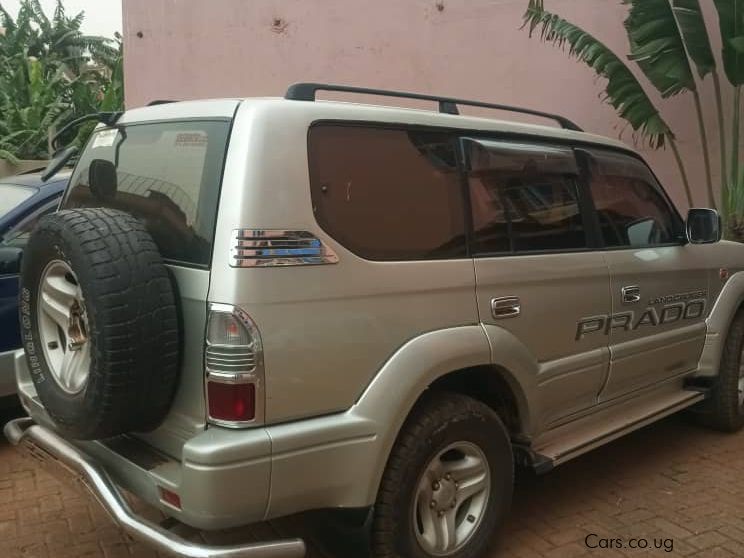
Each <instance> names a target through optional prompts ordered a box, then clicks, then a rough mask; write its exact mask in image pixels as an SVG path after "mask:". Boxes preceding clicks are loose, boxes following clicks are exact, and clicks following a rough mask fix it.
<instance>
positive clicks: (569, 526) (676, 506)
mask: <svg viewBox="0 0 744 558" xmlns="http://www.w3.org/2000/svg"><path fill="white" fill-rule="evenodd" d="M148 513H153V514H155V515H154V516H156V515H157V512H154V511H152V510H149V511H148ZM277 534H278V535H284V536H304V537H307V538H308V540H309V542H310V545H311V552H310V554H309V556H310V558H356V557H357V556H359V557H363V556H364V555H365V553H364V552H363V551H362V550H361V549H360V547H359V545H358V544H357V545H356V546H355V543H351V542H348V541H347V540H344V537H343V536H341V535H339V533H338V531H335V532H333V533H330V532H329V531H328V530H327V527H324V523H323V521H318V520H317V517H316V516H314V515H313V514H308V515H303V516H297V517H295V518H290V519H288V520H282V521H277V522H272V523H271V524H262V525H258V526H255V527H252V528H250V529H240V530H231V531H225V532H220V533H210V534H206V535H203V534H199V533H192V534H190V535H189V536H191V537H203V538H204V539H206V540H210V541H211V542H215V543H222V544H225V543H229V542H236V541H238V540H256V539H260V538H263V537H270V536H275V535H277ZM587 536H589V538H588V541H589V543H590V544H592V545H596V546H598V548H594V549H592V548H589V547H588V546H587V544H586V541H587ZM631 538H633V539H643V540H645V541H647V544H648V548H647V549H646V550H641V549H630V548H628V547H627V545H628V544H629V542H630V540H631ZM615 539H620V544H621V545H622V547H621V548H619V547H618V542H617V541H615V542H613V547H614V548H606V546H607V544H609V543H607V542H601V541H603V540H604V541H609V540H613V541H614V540H615ZM600 544H602V545H604V546H605V548H602V547H599V545H600ZM640 544H643V542H642V541H641V542H640ZM655 544H657V545H659V546H661V547H662V548H658V549H657V548H654V545H655ZM664 544H666V545H667V548H669V545H670V544H671V545H673V548H672V549H671V550H670V551H667V550H664V548H663V546H664ZM155 556H156V553H154V552H153V551H152V550H151V549H148V548H146V547H144V546H142V545H140V544H135V543H133V542H131V541H128V540H127V539H126V537H124V536H123V535H122V534H121V532H120V531H119V530H118V529H117V528H116V527H115V526H114V525H113V523H112V522H111V520H110V519H109V518H108V516H107V515H106V513H105V512H103V511H102V510H101V508H100V507H99V506H98V505H97V504H96V503H93V502H91V501H90V500H88V499H86V498H83V497H81V496H80V495H79V494H78V493H76V492H73V491H70V490H68V489H67V488H65V487H64V486H62V485H60V484H59V483H58V482H57V481H56V480H54V479H53V478H51V477H50V476H48V475H47V474H45V473H44V472H42V471H40V470H38V469H36V468H34V466H33V465H32V464H31V463H30V462H28V461H26V460H23V459H20V458H19V457H18V456H17V455H16V452H15V451H14V450H13V449H12V448H11V447H9V446H8V444H7V443H4V442H0V557H2V558H6V557H8V558H16V557H18V558H21V557H22V558H27V557H40V558H57V557H59V558H65V557H70V558H73V557H74V558H78V557H91V558H94V557H103V558H124V557H136V558H149V557H153V558H154V557H155ZM512 556H514V557H517V558H531V557H535V558H564V557H565V558H574V557H579V556H596V557H597V558H600V557H602V558H603V557H621V556H632V557H635V556H691V557H706V558H707V557H711V558H715V557H735V556H740V557H744V432H742V433H740V434H735V435H725V434H719V433H716V432H710V431H708V430H705V429H702V428H698V427H696V426H693V425H691V424H689V423H688V422H687V421H685V420H684V418H682V417H671V418H669V419H666V420H664V421H662V422H660V423H658V424H655V425H652V426H649V427H647V428H645V429H643V430H641V431H639V432H636V433H634V434H631V435H630V436H627V437H625V438H623V439H621V440H618V441H616V442H614V443H612V444H610V445H608V446H605V447H603V448H600V449H598V450H595V451H593V452H591V453H589V454H587V455H585V456H583V457H580V458H578V459H576V460H574V461H572V462H570V463H567V464H565V465H562V466H561V467H558V468H557V469H556V470H555V471H553V472H552V473H549V474H548V475H545V476H542V477H535V476H534V475H532V474H530V473H529V472H528V471H521V472H520V473H519V474H518V477H517V487H516V491H515V499H514V506H513V510H512V513H511V515H510V518H509V520H508V521H507V524H506V525H505V527H504V529H503V530H502V531H501V532H500V533H499V534H498V535H497V537H496V540H495V548H494V551H493V552H492V553H491V554H490V556H489V558H505V557H512Z"/></svg>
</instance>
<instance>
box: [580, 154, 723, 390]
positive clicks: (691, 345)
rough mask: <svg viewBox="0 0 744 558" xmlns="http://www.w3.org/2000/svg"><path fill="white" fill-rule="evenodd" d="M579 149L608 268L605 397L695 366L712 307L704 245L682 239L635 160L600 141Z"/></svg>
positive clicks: (671, 212)
mask: <svg viewBox="0 0 744 558" xmlns="http://www.w3.org/2000/svg"><path fill="white" fill-rule="evenodd" d="M579 157H580V158H582V160H583V162H584V163H585V164H586V166H587V170H588V174H589V184H590V191H591V194H592V198H593V202H594V205H595V207H596V212H597V217H598V219H599V227H600V230H601V236H602V241H603V243H604V246H605V250H604V252H603V255H604V258H605V260H606V261H607V265H608V266H609V270H610V292H611V295H612V316H611V317H610V319H609V320H608V321H607V323H606V331H607V332H608V334H609V343H610V354H611V364H610V375H609V378H608V381H607V384H606V385H605V386H604V388H603V389H602V392H601V394H600V400H601V401H606V400H610V399H613V398H615V397H618V396H621V395H623V394H626V393H629V392H632V391H634V390H637V389H640V388H643V387H646V386H650V385H652V384H655V383H657V382H660V381H663V380H666V379H669V378H673V377H674V376H680V375H683V374H685V373H688V372H691V371H693V370H695V369H696V368H697V364H698V359H699V358H700V354H701V351H702V349H703V344H704V341H705V331H706V327H705V318H706V317H707V315H708V312H709V310H710V300H709V292H708V269H707V267H708V266H707V265H706V262H705V250H706V248H705V246H700V245H697V246H696V245H692V244H688V243H687V242H686V240H685V233H684V223H683V221H682V219H681V218H680V217H679V214H678V213H677V212H676V210H675V209H674V207H673V206H672V205H671V203H670V202H669V200H668V198H667V196H666V195H665V194H664V192H663V190H662V189H661V187H660V186H659V184H658V182H657V181H656V179H655V178H654V176H653V174H652V173H651V171H650V170H649V168H648V167H647V166H646V165H645V164H644V163H643V162H642V161H641V160H639V159H637V158H636V157H633V156H631V155H627V154H624V153H619V152H614V151H610V150H602V149H587V150H582V151H581V152H580V153H579Z"/></svg>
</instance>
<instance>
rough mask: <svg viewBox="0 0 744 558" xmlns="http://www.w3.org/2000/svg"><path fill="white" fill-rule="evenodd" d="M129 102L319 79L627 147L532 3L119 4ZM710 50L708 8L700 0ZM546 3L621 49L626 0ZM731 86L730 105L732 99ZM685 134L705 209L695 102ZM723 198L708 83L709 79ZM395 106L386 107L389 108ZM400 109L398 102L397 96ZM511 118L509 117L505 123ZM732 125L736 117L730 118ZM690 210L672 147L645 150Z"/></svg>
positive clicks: (704, 92) (588, 77) (668, 113)
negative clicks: (544, 119)
mask: <svg viewBox="0 0 744 558" xmlns="http://www.w3.org/2000/svg"><path fill="white" fill-rule="evenodd" d="M123 4H124V40H125V44H126V45H127V47H126V58H125V74H126V99H127V105H128V106H129V107H134V106H140V105H143V104H145V103H147V102H149V101H151V100H153V99H192V98H202V97H222V96H254V95H282V94H283V93H284V91H285V89H286V87H287V85H288V84H290V83H292V82H296V81H325V82H338V83H345V84H353V85H362V86H369V87H378V88H390V89H401V90H411V91H421V92H430V93H437V94H442V95H449V96H457V97H463V98H472V99H479V100H484V101H492V102H498V103H506V104H515V105H523V106H527V107H532V108H536V109H540V110H545V111H551V112H558V113H561V114H564V115H565V116H567V117H569V118H570V119H572V120H574V121H575V122H577V123H578V124H579V125H580V126H582V127H584V128H585V129H586V130H588V131H591V132H596V133H599V134H604V135H609V136H619V135H622V137H623V139H624V140H626V141H627V142H631V143H632V142H633V137H632V134H631V132H632V130H630V129H629V128H628V129H626V126H625V123H624V122H623V121H622V120H620V119H619V118H618V117H617V116H616V115H615V112H614V110H613V109H612V108H611V107H609V106H608V105H606V104H604V103H602V101H601V99H600V95H601V91H602V85H603V84H602V82H601V80H598V79H597V78H596V76H595V75H594V73H593V72H592V71H591V70H590V69H589V68H587V67H586V66H585V65H583V64H582V63H578V62H576V61H573V60H570V59H569V58H568V56H567V53H565V52H562V51H560V50H559V49H557V48H555V47H553V46H551V45H546V44H543V43H541V42H540V41H539V40H538V39H537V38H529V37H528V33H527V31H526V30H521V29H520V26H521V22H522V19H521V18H522V13H523V12H524V9H525V7H526V5H527V0H405V1H402V0H377V1H375V2H370V1H368V0H211V1H209V2H206V1H196V0H124V1H123ZM702 4H704V5H706V9H707V12H706V17H707V22H708V26H709V28H710V29H711V34H712V37H713V41H714V43H715V44H716V51H719V50H720V46H719V45H720V40H719V36H718V32H717V26H718V21H717V17H716V15H715V10H714V8H713V2H710V1H704V2H702ZM546 8H547V9H549V10H551V11H553V12H556V13H559V14H560V15H562V16H563V17H565V18H567V19H569V20H571V21H573V22H574V23H577V24H579V25H581V26H582V27H583V28H584V29H586V30H587V31H589V32H591V33H592V34H593V35H595V36H596V37H598V38H600V39H601V40H602V41H604V42H605V43H606V44H607V45H608V46H610V47H611V48H613V49H614V50H615V52H616V53H617V54H618V55H621V56H625V54H626V53H627V38H626V35H625V31H624V29H623V20H624V18H625V16H626V14H627V8H626V7H624V6H623V5H622V4H621V2H620V0H616V1H609V0H606V1H603V2H598V1H597V0H546ZM721 74H722V80H723V82H724V97H725V104H724V106H725V107H727V108H729V107H730V106H731V103H732V101H731V98H732V92H731V91H730V87H728V86H727V83H726V80H725V76H723V72H721ZM638 75H639V77H640V78H641V81H642V83H644V84H646V85H647V91H648V92H649V94H650V95H651V97H652V98H653V99H654V100H656V101H658V103H657V106H658V107H659V108H660V109H661V110H662V113H663V116H664V118H665V119H666V120H667V121H668V122H669V123H670V124H671V126H672V128H673V130H674V132H675V133H676V135H677V136H678V139H679V144H680V148H681V150H682V153H683V157H684V159H685V161H686V164H687V167H688V173H689V175H690V181H691V183H692V186H693V188H694V192H695V204H696V205H705V204H706V195H705V179H704V176H705V175H704V171H703V165H702V156H701V148H700V141H699V134H698V126H697V121H696V119H695V113H694V105H693V101H692V97H691V96H690V95H682V96H679V97H676V98H673V99H670V100H666V101H663V102H662V101H661V100H660V99H659V96H658V95H657V94H656V91H655V90H654V89H653V88H652V86H651V85H650V84H649V83H648V82H647V81H646V80H645V79H644V78H643V76H642V75H641V74H640V73H639V72H638ZM701 96H702V99H703V104H704V105H705V106H706V112H707V119H708V121H707V127H708V136H709V141H710V143H711V147H712V154H711V160H712V167H713V172H714V184H715V187H716V189H717V190H718V189H719V184H720V163H719V155H718V132H717V119H715V118H714V116H715V111H714V105H713V99H714V97H713V86H712V82H711V80H710V79H707V80H706V81H705V82H704V83H703V84H701ZM388 102H389V101H388ZM396 102H397V101H396ZM508 118H512V117H511V116H508ZM727 121H730V118H728V117H727ZM643 151H644V153H645V154H646V155H647V158H648V160H649V162H650V163H651V164H652V166H653V168H654V170H655V171H656V172H657V174H658V175H659V177H660V179H661V180H662V182H663V183H664V185H665V186H666V188H667V190H668V191H669V192H670V194H671V195H672V197H673V198H674V199H675V201H676V202H677V203H678V205H679V206H680V208H681V209H685V208H686V205H687V203H686V201H685V197H684V191H683V188H682V184H681V180H680V175H679V171H678V168H677V166H676V164H675V162H674V158H673V156H672V153H671V151H670V150H665V151H658V152H650V151H649V150H645V149H644V150H643Z"/></svg>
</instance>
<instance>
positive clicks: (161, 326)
mask: <svg viewBox="0 0 744 558" xmlns="http://www.w3.org/2000/svg"><path fill="white" fill-rule="evenodd" d="M49 242H57V243H58V244H61V245H65V246H70V247H71V249H70V251H71V253H70V254H69V257H70V258H71V259H72V260H73V261H74V262H75V263H77V264H78V265H77V267H73V270H74V271H75V273H76V274H77V275H78V279H79V281H80V285H81V288H82V289H83V296H84V298H85V301H86V309H87V312H88V319H89V327H90V329H91V331H90V336H91V339H92V340H93V345H92V354H91V381H89V384H88V388H87V391H89V392H90V393H86V395H85V401H84V403H85V407H86V408H85V410H84V412H83V413H74V412H68V411H69V409H67V408H63V409H60V408H59V407H60V406H59V405H58V404H57V403H55V402H54V401H48V402H47V401H44V396H43V391H41V390H40V393H39V395H40V397H41V398H42V402H44V403H45V406H46V407H47V411H48V412H49V414H50V415H51V417H52V418H53V419H54V421H55V423H57V425H58V426H59V427H61V428H62V429H63V430H65V431H67V433H68V434H70V435H72V436H74V437H76V438H80V439H89V438H103V437H107V436H113V435H116V434H120V433H123V432H128V431H132V430H149V429H152V428H153V427H154V426H156V425H157V424H158V423H159V422H161V421H162V419H163V418H164V416H165V414H166V413H167V410H168V408H169V406H170V403H171V401H172V398H173V395H174V391H175V387H176V382H177V374H178V370H179V355H180V347H179V339H180V330H179V322H178V312H177V307H176V297H175V294H174V286H173V284H172V280H171V278H170V276H169V274H168V270H167V268H166V267H165V266H164V264H163V261H162V258H161V256H160V253H159V252H158V249H157V246H156V245H155V243H154V241H153V240H152V237H151V236H150V235H149V233H148V232H147V230H146V229H145V227H144V225H143V224H142V223H141V222H140V221H138V220H137V219H136V218H135V217H133V216H132V215H129V214H127V213H124V212H122V211H118V210H115V209H107V208H94V209H70V210H64V211H60V212H58V213H55V214H51V215H49V216H46V217H44V218H43V219H41V220H40V222H39V224H38V225H37V228H36V229H35V231H34V233H33V234H32V238H31V239H30V241H29V250H27V255H26V257H24V275H25V269H26V264H29V265H31V263H32V262H31V260H32V259H33V258H34V249H35V248H36V247H37V246H39V245H40V244H43V243H49ZM29 287H30V288H33V289H34V291H35V290H36V289H38V288H39V287H38V286H33V285H31V286H29ZM34 319H35V318H34ZM37 387H38V386H37Z"/></svg>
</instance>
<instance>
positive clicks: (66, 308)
mask: <svg viewBox="0 0 744 558" xmlns="http://www.w3.org/2000/svg"><path fill="white" fill-rule="evenodd" d="M40 287H41V288H40V289H39V300H38V302H37V311H38V321H39V337H40V341H41V346H42V349H43V351H44V358H45V360H46V362H47V364H48V365H49V369H50V372H51V375H52V377H53V378H54V380H55V381H56V382H57V384H59V387H61V388H62V389H63V390H64V391H65V392H67V393H69V394H75V393H79V392H80V391H82V390H83V389H84V388H85V385H86V383H87V382H88V376H89V373H90V341H89V338H88V331H89V328H88V316H87V314H86V311H85V302H84V301H83V293H82V291H81V289H80V285H79V283H78V280H77V276H76V275H75V273H74V272H73V271H72V269H71V268H70V266H69V265H67V264H66V263H65V262H63V261H62V260H52V261H51V262H49V264H48V265H47V267H46V268H45V269H44V271H43V273H42V275H41V285H40Z"/></svg>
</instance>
